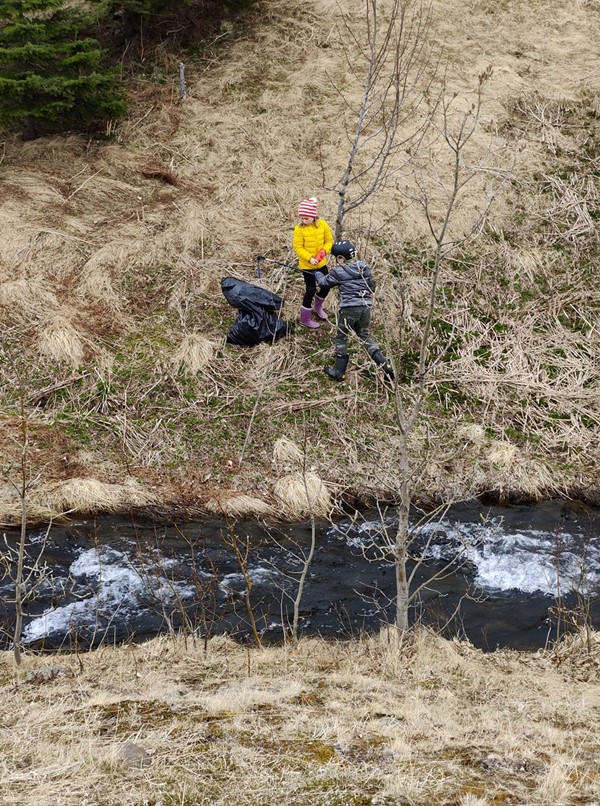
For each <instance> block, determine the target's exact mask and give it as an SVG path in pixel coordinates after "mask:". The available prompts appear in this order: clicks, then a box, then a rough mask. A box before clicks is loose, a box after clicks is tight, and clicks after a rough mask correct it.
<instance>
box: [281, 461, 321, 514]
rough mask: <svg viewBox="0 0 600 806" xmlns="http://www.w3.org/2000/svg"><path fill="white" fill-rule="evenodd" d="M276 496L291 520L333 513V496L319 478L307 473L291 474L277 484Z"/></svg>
mask: <svg viewBox="0 0 600 806" xmlns="http://www.w3.org/2000/svg"><path fill="white" fill-rule="evenodd" d="M274 494H275V497H276V498H277V500H278V502H279V504H280V505H281V507H282V510H283V512H284V513H285V514H286V515H287V516H288V517H290V518H304V517H306V516H307V515H310V514H314V515H322V516H326V515H328V514H329V513H330V511H331V506H332V503H331V496H330V494H329V490H328V489H327V487H326V486H325V483H324V482H323V480H322V479H321V478H319V476H318V475H317V474H316V473H314V472H312V471H309V472H307V473H291V474H290V475H288V476H284V477H283V478H281V479H279V480H278V481H277V482H276V483H275V488H274Z"/></svg>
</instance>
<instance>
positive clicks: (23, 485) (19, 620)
mask: <svg viewBox="0 0 600 806" xmlns="http://www.w3.org/2000/svg"><path fill="white" fill-rule="evenodd" d="M20 405H21V412H20V413H21V457H20V463H19V470H20V475H21V478H20V486H19V497H20V499H21V533H20V536H19V553H18V556H17V574H16V577H15V631H14V635H13V652H14V658H15V663H16V664H17V666H20V664H21V654H22V646H21V634H22V631H23V601H24V599H25V596H26V593H25V590H24V580H23V567H24V563H25V541H26V539H27V418H26V417H25V399H24V393H23V391H22V390H21V401H20Z"/></svg>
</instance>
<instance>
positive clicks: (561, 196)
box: [0, 0, 600, 522]
mask: <svg viewBox="0 0 600 806" xmlns="http://www.w3.org/2000/svg"><path fill="white" fill-rule="evenodd" d="M340 8H341V9H342V10H343V11H344V13H345V14H346V15H347V18H346V19H347V23H348V25H349V26H350V28H349V30H351V31H352V32H353V34H354V35H355V36H356V37H357V39H358V40H360V37H361V36H362V34H363V32H364V26H365V15H364V6H363V4H362V3H360V2H355V0H343V2H342V3H341V4H340V5H339V6H338V5H337V4H336V3H333V2H330V0H315V1H314V2H310V3H304V4H301V5H298V4H292V3H290V2H289V0H273V1H271V0H268V1H266V2H263V3H259V4H258V5H257V6H255V7H254V8H253V9H252V10H251V11H250V13H249V14H247V15H244V16H243V17H240V18H239V19H236V20H232V21H230V22H227V23H226V24H225V23H224V24H223V26H222V31H221V34H220V35H219V36H218V37H216V38H214V39H213V40H212V41H211V42H209V43H206V44H202V45H201V46H200V45H199V47H198V48H197V49H196V50H194V52H189V51H188V52H186V53H185V54H181V53H177V52H170V51H169V47H168V45H165V46H164V47H163V48H162V49H161V50H159V52H158V53H156V54H154V55H153V59H152V62H151V63H150V62H144V63H142V64H141V65H139V67H140V69H139V70H138V72H137V73H136V77H135V78H131V79H130V83H129V89H130V99H131V106H130V113H129V116H128V117H127V119H126V120H124V121H122V122H120V123H119V124H116V125H114V126H111V127H110V130H109V131H107V133H106V134H107V136H106V139H95V140H90V141H86V140H85V139H82V138H81V137H79V136H74V135H71V136H65V137H53V138H40V139H38V140H34V141H32V142H26V143H24V142H21V141H19V140H18V139H17V138H16V137H14V136H12V135H5V138H4V144H3V150H2V159H1V164H0V180H1V182H0V202H1V206H0V221H1V222H2V239H1V242H0V309H1V311H2V322H3V327H2V343H1V349H2V353H3V354H2V359H3V360H2V362H1V367H0V373H1V376H2V383H1V386H0V411H1V412H2V415H0V418H1V419H0V443H1V444H2V453H1V461H2V479H3V481H2V486H0V520H1V521H4V522H8V521H12V520H15V519H18V512H19V501H18V497H17V495H16V493H15V490H14V482H15V480H16V481H17V482H18V481H19V480H20V479H21V478H22V476H23V473H22V472H21V471H19V470H18V459H19V456H20V452H21V449H22V446H23V432H22V430H21V425H22V418H21V416H20V413H21V411H22V412H23V413H24V414H25V415H26V420H27V424H28V441H27V466H28V467H27V470H26V476H27V478H28V480H29V482H30V483H29V488H28V505H29V513H30V516H31V517H32V518H33V517H39V518H44V517H49V516H51V515H56V514H57V513H60V512H64V511H66V510H75V511H79V512H89V511H97V510H107V509H127V508H136V507H143V508H147V507H151V508H154V509H156V508H157V509H159V510H160V511H162V512H172V511H185V512H200V513H202V512H219V513H220V512H225V513H227V514H232V515H236V514H239V513H245V514H248V513H249V514H253V513H254V514H260V515H265V516H275V515H277V516H285V517H290V518H293V517H302V516H303V515H305V514H306V506H305V504H303V501H302V498H303V493H302V489H303V487H302V485H301V487H300V492H299V493H298V486H297V481H298V475H297V474H298V472H299V471H300V470H301V469H302V468H304V469H306V468H308V469H309V470H310V474H311V476H310V480H311V483H312V482H314V483H315V485H317V486H318V484H319V480H322V481H323V482H324V483H325V489H324V490H322V495H321V497H320V499H319V504H318V508H319V509H320V511H322V512H325V511H328V510H329V508H330V506H331V504H332V503H333V504H341V503H346V504H347V503H351V504H361V503H367V502H372V501H373V500H374V499H376V498H377V499H392V498H393V496H394V494H395V492H396V487H397V471H396V468H397V439H396V435H397V424H396V408H395V396H394V394H392V393H390V391H389V390H387V389H386V388H385V387H384V386H383V385H382V383H381V378H379V377H378V376H377V375H376V374H375V372H374V369H373V365H372V364H371V363H370V362H369V360H368V359H367V358H366V356H365V355H364V353H361V351H360V349H359V348H358V346H357V345H354V346H353V348H352V358H351V363H350V367H349V372H348V375H347V380H346V382H345V383H344V384H340V385H336V384H333V383H331V382H330V381H329V380H328V379H327V378H326V377H325V375H324V374H323V372H322V367H323V366H324V365H325V364H326V363H327V362H328V361H330V359H331V356H332V353H333V350H332V337H333V329H332V327H331V326H323V327H321V328H320V329H319V330H318V331H316V332H310V333H309V332H306V331H304V330H302V329H299V328H297V329H296V330H295V331H294V332H293V334H291V335H290V336H289V337H287V338H286V339H284V340H282V341H280V342H278V343H277V344H275V345H274V346H272V347H270V346H267V345H263V346H261V347H255V348H251V349H242V348H237V347H231V346H227V345H226V344H225V341H224V339H225V335H226V334H227V332H228V330H229V328H230V327H231V324H232V322H233V318H234V311H233V310H232V309H231V308H229V306H228V305H227V303H226V301H225V299H224V297H223V295H222V294H221V291H220V284H219V281H220V279H221V277H223V276H228V275H234V276H237V277H241V278H243V279H246V280H249V281H251V282H257V277H256V271H255V266H256V263H255V259H256V256H257V255H258V254H263V255H267V256H268V257H270V258H272V259H274V260H278V261H281V262H284V263H286V262H289V261H290V260H291V259H292V252H291V232H292V228H293V225H294V223H295V221H296V210H297V205H298V202H299V201H300V199H302V198H305V197H306V196H309V195H316V196H318V198H319V200H320V211H321V214H322V215H323V217H325V218H326V219H327V220H329V221H332V220H333V218H334V216H335V210H336V204H337V195H336V186H337V183H338V182H339V180H340V178H341V175H342V173H343V171H344V168H345V164H346V160H347V153H348V142H347V140H346V137H345V133H344V127H343V120H344V115H345V114H346V113H347V112H348V109H349V106H348V103H346V101H356V99H358V98H359V96H360V86H361V80H362V76H363V68H362V67H361V66H360V63H359V61H358V59H357V58H356V57H357V47H356V44H355V43H353V41H352V38H351V37H350V35H349V30H348V29H346V28H344V26H343V25H342V21H341V17H340ZM432 9H433V17H432V21H431V27H430V28H429V30H428V33H427V44H428V48H429V50H430V52H431V54H432V55H431V60H430V62H429V63H427V65H426V68H425V69H424V71H423V74H422V76H421V81H422V82H423V85H422V86H423V92H425V87H426V86H429V89H428V90H427V92H428V93H430V94H431V96H432V97H433V96H435V97H437V93H438V92H440V91H441V90H442V88H445V89H444V92H445V95H446V97H449V96H451V95H452V94H455V93H456V94H457V103H458V104H459V105H460V104H466V105H467V106H468V105H469V104H471V103H472V102H473V100H474V98H475V94H476V91H477V87H478V77H479V76H480V75H481V74H482V73H483V72H484V71H486V69H487V68H488V67H490V66H491V67H492V68H493V70H492V72H491V77H490V78H489V80H487V81H486V82H485V84H484V85H483V95H482V111H481V120H480V125H479V127H478V129H477V131H476V133H475V136H474V138H473V141H472V143H471V144H470V150H469V152H468V153H467V154H466V155H465V157H466V158H468V161H469V163H470V164H479V163H481V164H482V165H484V166H485V168H486V170H484V171H481V173H480V175H479V178H478V180H477V181H476V182H475V183H474V184H473V186H472V189H471V190H470V192H469V193H468V194H466V195H465V196H464V198H461V200H460V204H459V206H458V207H457V210H456V216H455V218H454V219H453V224H452V226H453V227H454V230H453V232H454V234H455V236H456V237H461V234H465V233H468V232H469V228H470V226H471V223H472V222H473V220H474V219H475V218H476V217H477V214H478V212H480V211H481V209H482V208H483V207H484V206H485V203H486V199H487V193H488V191H489V190H490V188H491V187H492V186H493V188H494V192H495V194H496V196H495V200H494V204H493V206H492V208H491V212H490V217H489V219H488V221H487V224H486V226H485V229H484V230H483V232H481V234H479V235H478V237H477V238H468V240H467V241H465V243H464V245H463V246H462V248H461V249H460V250H458V251H456V252H454V253H453V255H452V258H451V259H450V260H449V261H447V262H446V263H445V264H444V267H443V272H442V277H441V285H440V290H439V294H438V297H437V299H436V310H435V317H434V323H433V324H434V328H433V335H432V342H431V356H432V357H436V356H437V360H436V362H435V364H434V366H433V368H432V371H431V373H430V374H429V375H428V379H427V396H426V408H425V411H424V412H423V416H422V418H421V419H420V421H419V423H418V427H417V428H416V429H415V432H414V434H413V437H412V442H411V449H412V451H413V454H414V456H415V457H418V458H419V474H418V479H416V480H415V497H416V498H417V499H418V500H419V501H420V502H422V503H426V502H433V501H439V500H456V499H459V498H464V497H468V496H471V495H481V494H490V495H492V496H493V497H495V498H497V499H499V500H508V499H511V498H520V499H535V498H539V497H543V496H548V495H555V494H558V495H570V496H575V497H579V498H582V499H584V500H587V501H590V502H592V503H597V501H598V493H597V478H598V471H599V469H600V468H599V464H600V456H599V452H598V423H599V415H600V394H599V391H600V390H599V380H600V379H599V371H598V347H599V343H600V341H599V331H598V306H599V304H600V289H599V287H598V282H597V268H596V267H597V257H598V237H597V226H596V221H597V220H598V214H599V203H598V171H599V150H598V145H599V130H600V126H599V121H600V73H599V72H598V66H597V41H596V40H597V31H598V27H599V23H600V6H599V5H598V3H597V2H594V1H593V0H590V1H589V2H584V1H583V0H577V2H572V3H568V4H566V3H560V2H558V0H545V1H544V2H541V0H533V1H532V0H528V1H526V0H514V1H513V2H491V0H489V1H488V0H468V2H466V3H458V2H454V3H452V2H441V0H435V2H434V3H433V6H432ZM180 59H183V60H184V61H185V63H186V75H187V88H188V98H187V99H186V100H185V101H184V102H183V103H180V102H179V101H178V91H177V90H178V87H177V75H178V72H177V64H178V62H179V60H180ZM436 59H439V60H440V64H439V67H437V69H435V65H436ZM404 156H405V157H407V156H408V155H404ZM426 157H427V159H425V158H426ZM429 157H430V159H429ZM419 158H420V160H421V163H422V166H424V168H423V169H424V170H425V169H429V174H428V176H429V178H430V179H432V178H433V179H435V177H436V175H438V174H439V175H440V176H441V175H443V174H444V171H445V170H446V169H447V167H448V164H447V156H445V154H444V151H443V150H442V149H440V148H438V147H437V146H436V148H432V149H431V150H430V151H428V152H427V154H425V153H424V152H422V153H421V154H419ZM415 187H416V184H415V174H414V173H411V171H410V170H408V169H407V170H403V171H400V172H399V173H398V174H397V175H396V176H395V177H394V181H389V182H388V183H387V186H386V187H385V188H383V189H382V190H381V191H380V192H379V193H377V194H376V195H375V196H373V197H371V199H370V200H369V202H368V204H366V205H364V206H363V207H360V208H358V209H357V210H356V211H355V212H353V213H351V214H350V215H349V216H348V217H347V219H346V222H345V234H346V235H347V236H348V237H351V238H352V239H354V240H356V241H357V243H358V244H359V246H360V248H361V250H362V252H363V254H364V255H365V256H366V257H367V258H368V259H369V260H370V261H371V262H372V263H373V265H374V268H375V272H376V275H377V278H378V282H379V290H378V295H377V305H376V308H375V314H374V321H375V334H376V336H377V338H378V339H380V340H381V343H382V345H383V346H384V348H385V349H386V351H387V352H388V353H389V355H390V356H391V357H392V359H393V361H394V363H395V365H396V368H397V374H398V377H399V384H398V390H397V393H398V395H399V399H401V400H410V399H411V395H412V394H413V384H412V381H413V378H414V352H415V349H416V346H417V344H418V338H419V333H420V331H421V328H422V326H423V321H424V315H425V304H426V300H427V296H428V289H429V273H428V272H429V259H430V254H431V242H430V238H429V236H428V229H427V222H426V219H425V217H424V215H423V212H422V208H421V207H420V206H419V205H418V204H417V203H416V202H415V201H414V199H415ZM432 187H433V186H432ZM431 192H432V194H433V195H432V196H431V197H430V200H431V203H432V207H433V208H434V209H437V208H436V205H439V204H442V203H443V198H442V197H441V196H440V198H438V197H436V196H435V192H434V191H431ZM260 282H261V283H263V284H264V285H265V286H266V287H268V288H269V289H271V290H273V291H276V292H278V293H282V294H284V296H285V300H286V303H285V308H284V317H285V318H286V319H287V320H289V321H294V320H295V319H296V318H297V314H298V310H299V307H300V301H301V296H302V282H301V279H300V278H299V276H298V275H297V273H294V272H291V271H289V270H286V269H284V268H282V267H280V266H277V265H276V264H268V265H267V267H266V268H265V270H264V272H263V276H262V279H261V281H260ZM328 307H329V308H330V310H333V308H334V303H333V302H329V303H328Z"/></svg>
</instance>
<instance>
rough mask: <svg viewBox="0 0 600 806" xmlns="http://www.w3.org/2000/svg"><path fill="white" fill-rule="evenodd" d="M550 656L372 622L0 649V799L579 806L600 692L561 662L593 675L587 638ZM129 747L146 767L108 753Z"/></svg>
mask: <svg viewBox="0 0 600 806" xmlns="http://www.w3.org/2000/svg"><path fill="white" fill-rule="evenodd" d="M563 652H564V657H563V658H562V659H560V658H558V657H553V656H552V655H549V654H548V655H546V654H543V653H538V654H537V655H521V654H518V653H516V652H510V651H502V652H496V653H493V654H483V653H481V652H480V651H478V650H475V649H473V648H471V647H470V646H469V645H466V644H458V643H451V642H447V641H444V640H442V639H439V638H436V637H434V636H432V635H431V634H429V633H419V634H417V635H416V636H415V638H414V640H413V641H412V642H407V643H406V644H405V645H404V646H402V647H401V648H398V647H397V646H396V645H395V641H394V639H393V638H392V636H391V635H389V634H386V633H385V632H384V633H382V634H381V635H379V636H374V637H370V638H367V637H363V638H357V639H355V640H353V641H351V642H349V643H335V642H325V641H320V640H316V639H310V640H301V641H300V643H299V645H298V647H297V648H295V649H293V650H292V649H290V648H287V647H269V648H264V649H261V650H257V649H252V648H251V649H247V648H244V647H241V646H237V645H236V644H234V643H233V642H231V641H229V640H226V639H222V638H214V639H212V640H211V641H209V643H208V645H207V647H206V651H204V648H203V645H202V644H201V643H200V642H196V641H194V640H192V639H190V638H188V639H187V640H185V639H183V638H158V639H154V640H152V641H149V642H147V643H145V644H142V645H140V646H134V645H129V646H123V647H118V648H110V647H106V648H104V649H101V650H98V651H96V652H94V653H91V654H88V655H79V656H75V655H63V656H60V657H59V658H55V659H53V660H52V662H49V661H48V659H45V658H43V657H35V656H31V657H28V658H27V657H26V658H25V663H24V665H23V668H22V669H21V670H20V671H19V672H16V671H15V670H14V667H13V665H12V657H11V655H9V654H8V653H4V654H3V655H2V656H1V657H0V667H1V669H2V688H3V724H4V727H5V730H4V731H3V732H2V734H1V739H0V743H1V746H0V751H1V752H0V759H1V761H0V775H1V776H2V781H3V795H2V798H3V803H5V804H6V805H7V806H15V805H16V804H19V805H20V806H26V804H27V805H29V804H36V805H37V804H56V805H57V806H58V805H59V804H60V806H81V804H83V803H86V802H88V803H96V804H98V805H99V806H100V805H101V806H111V804H123V803H125V804H132V805H133V804H138V803H139V804H142V803H145V804H157V803H159V802H162V803H165V804H167V806H174V805H175V804H181V803H186V804H188V803H189V804H192V803H193V804H209V803H210V804H220V805H221V806H225V805H226V804H227V805H229V806H233V804H236V806H237V805H241V806H250V805H251V804H257V803H261V804H265V806H266V804H273V805H275V804H281V803H286V804H290V806H326V804H330V805H331V806H333V804H341V803H343V804H363V803H364V804H367V803H369V804H389V803H397V804H399V803H403V804H408V803H410V804H413V806H426V804H431V803H435V804H436V806H458V804H460V806H476V805H477V806H481V804H489V803H494V802H505V803H527V804H531V806H548V805H549V804H550V803H552V804H553V806H569V805H570V804H574V803H577V802H584V803H590V804H591V803H593V802H595V801H596V800H597V798H598V796H599V792H600V780H599V778H598V766H597V759H598V753H599V752H600V747H599V743H598V733H597V730H596V722H597V717H598V709H599V708H600V695H599V689H598V685H597V682H596V680H595V679H591V678H589V680H587V681H586V680H585V679H582V678H581V669H582V667H581V666H580V667H577V666H573V667H569V666H568V665H567V664H566V662H565V659H566V657H567V656H569V655H570V656H572V657H574V658H576V657H579V658H582V659H586V661H587V664H588V667H589V669H590V670H592V669H595V671H596V675H597V673H598V648H597V641H595V639H594V643H593V644H592V647H591V649H589V650H588V649H586V644H585V642H582V641H581V640H575V641H574V642H573V643H572V644H571V645H570V646H567V645H565V647H564V649H563ZM578 669H579V672H578ZM128 743H129V745H131V744H134V745H135V746H136V747H137V748H139V749H140V750H143V751H145V752H146V753H147V754H148V756H147V757H146V760H147V761H148V762H149V763H148V765H147V766H143V767H141V766H140V765H139V763H138V764H137V766H136V764H135V759H134V763H130V764H127V762H126V761H123V760H121V759H123V758H125V759H127V755H126V754H124V753H123V748H124V746H125V745H127V744H128ZM129 757H130V758H131V754H130V755H129Z"/></svg>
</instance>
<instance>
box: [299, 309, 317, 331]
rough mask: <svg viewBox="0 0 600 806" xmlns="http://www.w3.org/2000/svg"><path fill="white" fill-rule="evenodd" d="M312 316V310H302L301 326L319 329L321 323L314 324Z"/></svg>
mask: <svg viewBox="0 0 600 806" xmlns="http://www.w3.org/2000/svg"><path fill="white" fill-rule="evenodd" d="M310 314H311V311H310V308H300V324H301V325H304V327H313V328H314V327H319V323H318V322H314V321H313V319H312V317H311V315H310Z"/></svg>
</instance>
